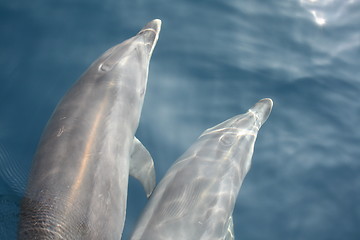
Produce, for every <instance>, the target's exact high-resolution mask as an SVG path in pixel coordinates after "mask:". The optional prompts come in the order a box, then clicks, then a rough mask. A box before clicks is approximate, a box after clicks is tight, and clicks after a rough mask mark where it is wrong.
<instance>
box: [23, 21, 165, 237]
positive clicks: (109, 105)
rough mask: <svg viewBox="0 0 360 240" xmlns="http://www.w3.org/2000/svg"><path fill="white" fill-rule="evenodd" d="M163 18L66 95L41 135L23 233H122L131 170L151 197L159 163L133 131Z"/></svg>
mask: <svg viewBox="0 0 360 240" xmlns="http://www.w3.org/2000/svg"><path fill="white" fill-rule="evenodd" d="M160 27H161V21H160V20H158V19H155V20H153V21H151V22H149V23H148V24H147V25H146V26H145V27H144V28H143V29H142V30H141V31H140V32H139V33H138V34H137V35H136V36H134V37H132V38H130V39H128V40H126V41H124V42H123V43H121V44H119V45H116V46H114V47H112V48H111V49H109V50H108V51H106V52H105V53H104V54H103V55H102V56H101V57H100V58H98V59H97V60H96V61H95V62H94V63H93V64H92V65H91V66H90V67H89V69H88V70H87V71H86V72H85V73H84V74H83V75H82V76H81V78H80V79H79V80H78V81H77V82H76V83H75V84H74V85H73V87H72V88H71V89H70V90H69V91H68V92H67V94H66V95H65V96H64V97H63V99H62V100H61V102H60V103H59V104H58V106H57V108H56V109H55V111H54V113H53V115H52V117H51V118H50V120H49V122H48V124H47V127H46V129H45V131H44V133H43V135H42V138H41V141H40V143H39V146H38V149H37V152H36V154H35V156H34V160H33V166H32V170H31V174H30V178H29V183H28V186H27V190H26V194H25V196H24V199H23V201H22V206H21V214H20V223H19V231H18V239H76V240H79V239H96V240H97V239H120V238H121V235H122V230H123V226H124V221H125V213H126V200H127V188H128V175H129V172H130V174H132V175H134V176H135V177H136V178H138V179H139V180H140V181H141V182H142V184H143V185H144V188H145V190H146V192H147V194H148V195H150V193H151V192H152V190H153V188H154V187H155V172H154V169H153V161H152V158H151V156H150V155H149V153H148V152H147V150H146V149H145V148H144V147H143V146H142V145H141V143H140V142H139V141H138V140H137V139H136V138H135V137H134V134H135V131H136V129H137V127H138V124H139V118H140V114H141V109H142V105H143V100H144V95H145V90H146V83H147V76H148V68H149V61H150V58H151V55H152V52H153V49H154V47H155V45H156V42H157V40H158V37H159V32H160Z"/></svg>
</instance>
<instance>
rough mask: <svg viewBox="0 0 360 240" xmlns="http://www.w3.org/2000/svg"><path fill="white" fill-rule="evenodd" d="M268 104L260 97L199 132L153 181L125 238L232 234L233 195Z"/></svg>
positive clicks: (211, 238)
mask: <svg viewBox="0 0 360 240" xmlns="http://www.w3.org/2000/svg"><path fill="white" fill-rule="evenodd" d="M272 105H273V103H272V100H271V99H269V98H265V99H262V100H260V101H259V102H258V103H256V104H255V105H254V106H253V107H252V108H250V109H249V110H248V112H247V113H245V114H241V115H238V116H235V117H233V118H230V119H228V120H226V121H224V122H222V123H220V124H219V125H216V126H215V127H212V128H210V129H207V130H206V131H205V132H203V133H202V134H201V135H200V137H199V138H198V139H197V141H196V142H195V143H194V144H193V145H192V146H191V147H190V148H189V149H188V150H187V151H186V152H185V153H184V154H183V155H182V156H181V157H180V158H179V159H178V160H177V161H176V162H175V163H174V164H173V165H172V166H171V168H170V169H169V170H168V172H167V173H166V175H165V176H164V178H163V179H162V180H161V181H160V183H159V184H158V185H157V186H156V188H155V190H154V192H153V193H152V195H151V197H150V199H149V201H148V203H147V205H146V207H145V209H144V211H143V213H142V215H141V216H140V219H139V221H138V223H137V225H136V227H135V230H134V232H133V235H132V237H131V240H140V239H141V240H154V239H156V240H165V239H171V240H184V239H186V240H192V239H193V240H215V239H222V240H224V239H234V235H233V221H232V212H233V209H234V206H235V202H236V197H237V195H238V193H239V190H240V187H241V184H242V182H243V180H244V177H245V175H246V174H247V172H248V171H249V169H250V165H251V159H252V155H253V151H254V144H255V140H256V137H257V133H258V131H259V129H260V127H261V126H262V125H263V123H264V122H265V121H266V119H267V118H268V116H269V114H270V112H271V109H272Z"/></svg>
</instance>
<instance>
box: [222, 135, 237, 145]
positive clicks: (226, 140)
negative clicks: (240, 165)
mask: <svg viewBox="0 0 360 240" xmlns="http://www.w3.org/2000/svg"><path fill="white" fill-rule="evenodd" d="M236 139H237V135H236V134H234V133H228V134H224V135H223V136H221V137H220V142H221V143H222V144H223V145H225V146H231V145H233V144H234V143H235V141H236Z"/></svg>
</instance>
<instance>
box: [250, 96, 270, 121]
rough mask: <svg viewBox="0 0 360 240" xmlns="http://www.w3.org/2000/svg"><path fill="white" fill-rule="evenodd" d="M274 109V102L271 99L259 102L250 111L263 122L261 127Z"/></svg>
mask: <svg viewBox="0 0 360 240" xmlns="http://www.w3.org/2000/svg"><path fill="white" fill-rule="evenodd" d="M272 107H273V101H272V100H271V99H270V98H263V99H261V100H260V101H258V102H257V103H256V104H255V105H254V106H253V107H252V108H250V109H249V111H251V112H253V113H254V114H255V115H256V116H257V117H258V119H259V120H260V122H261V125H262V124H264V123H265V121H266V120H267V119H268V117H269V115H270V113H271V110H272Z"/></svg>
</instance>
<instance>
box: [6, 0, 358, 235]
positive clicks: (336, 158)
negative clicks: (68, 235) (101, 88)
mask: <svg viewBox="0 0 360 240" xmlns="http://www.w3.org/2000/svg"><path fill="white" fill-rule="evenodd" d="M154 18H160V19H161V20H162V21H163V26H162V31H161V34H160V39H159V42H158V45H157V46H156V48H155V51H154V54H153V57H152V61H151V65H150V73H149V81H148V89H147V93H146V98H145V103H144V107H143V113H142V118H141V122H140V126H139V129H138V132H137V136H138V138H139V139H140V140H141V141H142V142H143V144H144V145H145V146H146V147H147V148H148V150H149V151H150V152H151V154H152V156H153V158H154V160H155V165H156V166H155V167H156V170H157V179H158V180H160V179H161V178H162V176H164V174H165V172H166V170H167V169H168V168H169V167H170V165H171V164H172V163H173V162H174V161H175V160H176V159H177V158H178V157H179V156H180V155H181V154H182V153H183V152H184V151H185V150H186V149H187V148H188V147H189V146H190V145H191V144H192V143H193V142H194V141H195V139H196V138H197V136H199V135H200V133H201V132H202V131H203V130H205V129H206V128H208V127H211V126H213V125H215V124H217V123H219V122H221V121H223V120H225V119H227V118H229V117H232V116H234V115H236V114H240V113H243V112H245V111H246V110H247V109H248V108H249V107H251V106H252V105H253V104H254V103H255V102H257V101H258V100H259V99H261V98H264V97H270V98H272V99H273V100H274V108H273V112H272V114H271V116H270V118H269V119H268V121H267V122H266V124H265V125H264V126H263V128H262V129H261V131H260V133H259V136H258V140H257V142H256V146H255V154H254V157H253V164H252V168H251V170H250V172H249V174H248V176H247V177H246V179H245V182H244V185H243V187H242V189H241V191H240V194H239V196H238V200H237V204H236V208H235V211H234V224H235V236H236V237H237V239H243V240H246V239H249V240H250V239H251V240H257V239H259V240H260V239H268V240H272V239H274V240H278V239H294V240H296V239H317V240H331V239H347V240H352V239H354V240H355V239H360V230H359V226H360V204H359V203H360V128H359V122H360V103H359V101H358V99H359V96H360V77H359V76H360V25H359V23H360V0H317V1H316V0H285V1H275V0H274V1H262V0H242V1H240V0H236V1H235V0H229V1H222V0H208V1H204V0H203V1H200V0H198V1H191V0H187V1H185V0H184V1H164V0H153V1H149V0H128V1H125V0H102V1H95V0H71V1H70V0H32V1H27V0H0V33H1V37H0V66H1V70H0V81H1V82H0V83H1V85H0V169H2V170H1V171H0V174H1V178H0V239H14V238H15V235H16V234H15V233H16V223H17V220H18V206H19V201H20V200H19V199H20V197H21V194H22V192H23V186H24V184H25V183H24V182H25V179H26V172H27V171H28V170H29V168H30V166H31V159H32V155H33V154H34V151H35V149H36V145H37V143H38V141H39V137H40V134H41V132H42V129H43V128H44V126H45V124H46V122H47V120H48V119H49V117H50V114H51V112H52V111H53V109H54V108H55V106H56V104H57V102H58V101H59V100H60V98H61V97H62V96H63V94H64V93H65V92H66V90H67V89H68V88H69V87H70V86H71V85H72V83H74V81H75V80H76V79H77V78H78V77H79V76H80V75H81V73H82V72H84V71H85V69H86V68H87V67H88V66H89V65H90V64H91V62H92V61H93V60H95V59H96V58H97V57H98V56H99V55H101V54H102V52H104V51H105V50H106V49H108V48H109V47H111V46H113V45H115V44H116V43H119V42H121V41H123V40H125V39H127V38H129V37H131V36H132V35H134V34H136V33H137V31H138V30H139V29H140V28H141V27H143V25H145V24H146V23H147V22H148V21H150V20H152V19H154ZM8 165H18V166H20V167H19V168H18V169H23V170H22V171H23V172H16V171H14V172H8V171H4V169H6V166H8ZM21 183H22V185H21ZM128 202H129V206H128V209H127V211H128V213H127V220H126V221H127V222H126V227H125V231H124V237H123V239H128V237H129V235H130V233H131V231H132V229H133V227H134V224H135V222H136V219H137V218H138V216H139V214H140V213H141V210H142V208H143V206H144V205H145V203H146V197H145V193H144V192H143V190H142V187H141V186H140V184H139V183H138V182H136V181H135V180H132V179H131V180H130V186H129V199H128Z"/></svg>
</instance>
